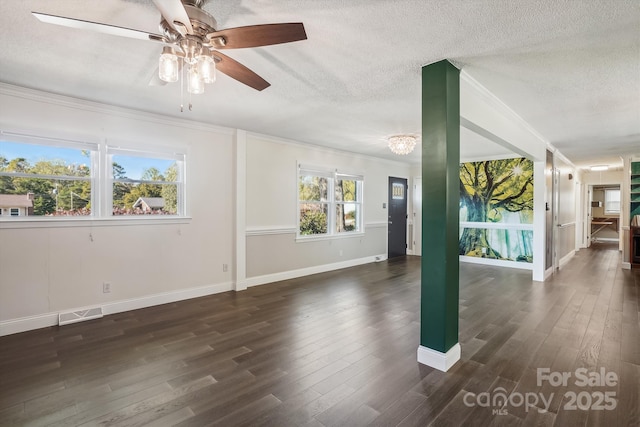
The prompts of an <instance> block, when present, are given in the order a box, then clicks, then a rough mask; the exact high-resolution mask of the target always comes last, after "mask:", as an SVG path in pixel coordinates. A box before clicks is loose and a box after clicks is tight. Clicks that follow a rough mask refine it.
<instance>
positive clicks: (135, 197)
mask: <svg viewBox="0 0 640 427" xmlns="http://www.w3.org/2000/svg"><path fill="white" fill-rule="evenodd" d="M112 167H113V181H114V182H113V215H152V214H157V215H175V214H176V213H177V207H178V186H177V183H176V181H177V180H178V165H177V163H176V162H173V163H172V164H171V165H170V166H169V167H168V168H167V169H166V170H165V171H164V173H162V172H160V171H159V170H158V169H157V168H155V167H150V168H147V169H144V171H143V173H142V177H141V179H140V180H133V179H129V178H127V172H126V170H125V169H124V168H123V167H122V166H121V165H120V164H118V163H116V162H113V163H112Z"/></svg>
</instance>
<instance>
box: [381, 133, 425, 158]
mask: <svg viewBox="0 0 640 427" xmlns="http://www.w3.org/2000/svg"><path fill="white" fill-rule="evenodd" d="M417 141H418V137H416V136H415V135H394V136H390V137H389V140H388V142H389V149H390V150H391V151H392V152H393V153H395V154H400V155H406V154H409V153H411V152H412V151H413V149H414V148H415V147H416V142H417Z"/></svg>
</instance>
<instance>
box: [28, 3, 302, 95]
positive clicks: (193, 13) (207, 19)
mask: <svg viewBox="0 0 640 427" xmlns="http://www.w3.org/2000/svg"><path fill="white" fill-rule="evenodd" d="M205 2H206V0H182V1H181V0H153V3H154V4H155V5H156V7H157V8H158V10H159V11H160V14H161V16H162V19H161V21H160V32H161V34H153V33H147V32H145V31H140V30H136V29H131V28H124V27H119V26H115V25H110V24H103V23H99V22H91V21H85V20H81V19H75V18H68V17H64V16H56V15H50V14H46V13H41V12H31V13H32V14H33V15H34V16H35V17H36V18H38V19H39V20H40V21H42V22H46V23H50V24H56V25H62V26H65V27H71V28H79V29H83V30H92V31H97V32H101V33H106V34H112V35H117V36H123V37H130V38H135V39H141V40H149V41H153V42H157V43H160V44H163V45H164V47H163V48H162V53H161V55H160V59H159V68H158V75H157V78H155V77H154V78H152V82H150V84H154V83H155V84H165V83H169V82H175V81H178V75H179V73H182V74H183V81H185V80H186V85H187V90H188V91H189V92H190V93H194V94H198V93H202V92H203V91H204V83H212V82H213V81H215V70H216V69H217V70H219V71H220V72H222V73H224V74H226V75H228V76H229V77H232V78H234V79H235V80H237V81H239V82H241V83H244V84H245V85H247V86H250V87H252V88H254V89H256V90H259V91H261V90H264V89H266V88H267V87H269V86H270V84H269V83H268V82H267V81H266V80H264V79H263V78H262V77H260V76H259V75H258V74H256V73H255V72H253V71H251V70H250V69H249V68H247V67H245V66H244V65H242V64H240V63H239V62H237V61H235V60H234V59H232V58H230V57H228V56H226V55H224V54H222V53H221V52H220V50H224V49H238V48H247V47H258V46H269V45H274V44H280V43H289V42H294V41H299V40H306V38H307V34H306V32H305V30H304V25H303V24H302V23H300V22H298V23H284V24H264V25H250V26H246V27H237V28H228V29H224V30H218V29H217V25H218V24H217V22H216V20H215V19H214V17H213V16H211V15H210V14H209V13H207V12H206V11H205V10H204V9H203V6H204V3H205ZM185 72H186V73H187V76H186V77H184V73H185ZM158 79H159V80H158Z"/></svg>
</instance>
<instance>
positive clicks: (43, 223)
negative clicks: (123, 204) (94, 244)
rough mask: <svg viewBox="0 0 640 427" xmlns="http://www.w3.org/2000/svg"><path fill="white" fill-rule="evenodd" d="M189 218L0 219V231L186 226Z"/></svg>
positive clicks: (189, 220)
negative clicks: (13, 229)
mask: <svg viewBox="0 0 640 427" xmlns="http://www.w3.org/2000/svg"><path fill="white" fill-rule="evenodd" d="M190 222H191V217H186V216H181V217H170V218H167V217H161V216H153V217H152V216H146V217H133V216H127V217H124V216H123V217H117V218H92V217H53V218H47V219H41V218H37V219H34V218H19V219H16V218H14V219H0V230H2V229H10V228H63V227H120V226H129V225H158V224H188V223H190Z"/></svg>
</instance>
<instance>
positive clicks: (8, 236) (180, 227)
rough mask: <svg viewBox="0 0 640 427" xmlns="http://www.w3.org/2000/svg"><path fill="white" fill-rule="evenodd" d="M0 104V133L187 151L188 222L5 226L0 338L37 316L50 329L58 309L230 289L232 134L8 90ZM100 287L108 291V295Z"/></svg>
mask: <svg viewBox="0 0 640 427" xmlns="http://www.w3.org/2000/svg"><path fill="white" fill-rule="evenodd" d="M0 105H2V109H1V113H0V114H1V115H0V124H1V125H2V126H3V128H6V127H10V128H12V129H15V128H19V129H24V130H29V131H35V132H39V133H43V134H47V135H50V136H55V135H58V134H64V135H67V136H69V135H77V136H80V137H83V136H86V137H89V138H91V139H92V140H103V141H104V140H106V141H107V142H109V141H127V142H132V143H136V144H152V145H157V144H160V145H166V146H177V147H180V149H185V148H186V149H187V162H188V163H187V168H188V169H187V194H188V195H189V200H188V203H189V208H188V211H189V214H190V215H191V217H192V219H191V220H188V221H182V223H179V222H178V223H163V224H151V225H149V224H145V225H113V224H112V223H110V224H108V225H105V221H93V222H90V223H87V222H83V223H81V225H80V226H78V225H77V223H76V224H73V226H66V227H61V226H46V225H45V226H44V227H38V228H7V227H13V226H12V225H11V224H7V223H3V224H0V242H2V244H0V328H2V330H0V334H2V333H3V332H4V333H11V332H14V331H15V330H14V329H12V328H13V326H12V325H13V323H15V321H16V319H19V318H28V317H34V316H35V317H37V316H41V317H42V319H41V323H38V322H35V323H34V324H33V325H34V326H46V323H47V322H51V321H52V319H55V316H53V315H52V314H55V313H56V312H59V311H64V310H69V309H75V308H79V307H85V306H94V305H101V306H104V305H109V304H113V303H115V302H118V301H119V302H122V301H130V302H131V301H132V300H133V301H135V300H140V301H141V302H140V304H142V305H144V304H146V303H149V302H151V301H152V300H153V298H151V299H150V297H153V296H158V295H166V294H171V293H180V292H185V291H187V290H192V289H194V288H200V287H208V290H207V291H205V292H210V291H212V290H218V291H219V290H224V289H227V288H230V281H231V272H229V271H228V272H223V271H222V264H223V263H226V264H230V263H231V261H232V255H233V254H232V240H233V235H232V232H233V230H232V227H230V224H231V223H232V220H233V203H232V191H233V188H232V187H231V186H230V185H229V182H231V179H232V175H231V174H232V170H231V167H232V162H231V159H232V132H231V131H230V130H227V129H223V128H215V127H213V126H204V125H199V124H195V123H189V122H186V121H179V120H174V119H170V118H166V117H159V116H153V115H148V114H142V113H137V112H132V111H126V110H121V109H117V108H113V107H106V106H101V105H98V104H93V103H87V102H81V101H77V100H72V99H69V98H63V97H57V96H50V95H44V94H41V93H37V92H31V91H27V90H7V89H6V88H5V89H3V90H2V91H0ZM129 222H131V221H129ZM104 281H108V282H111V293H108V294H104V293H102V283H103V282H104ZM145 299H146V300H145ZM143 300H145V301H143ZM131 304H133V306H135V305H136V303H130V305H131ZM140 304H138V305H140ZM114 310H115V308H114ZM12 321H14V322H13V323H12ZM3 322H4V323H3ZM42 322H44V324H43V323H42ZM14 326H15V325H14ZM15 328H17V330H20V326H19V325H18V326H15Z"/></svg>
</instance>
